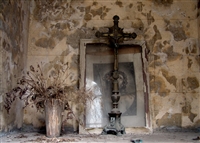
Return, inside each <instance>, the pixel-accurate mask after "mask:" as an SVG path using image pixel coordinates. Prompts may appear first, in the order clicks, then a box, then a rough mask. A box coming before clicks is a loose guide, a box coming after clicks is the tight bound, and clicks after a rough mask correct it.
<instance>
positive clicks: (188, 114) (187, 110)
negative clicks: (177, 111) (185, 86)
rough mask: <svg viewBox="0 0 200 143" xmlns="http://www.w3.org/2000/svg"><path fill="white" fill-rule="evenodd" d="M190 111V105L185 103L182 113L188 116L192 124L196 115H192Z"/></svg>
mask: <svg viewBox="0 0 200 143" xmlns="http://www.w3.org/2000/svg"><path fill="white" fill-rule="evenodd" d="M191 109H192V107H191V103H190V102H186V103H185V106H183V107H182V113H183V115H184V116H188V118H189V119H190V121H191V122H194V118H195V117H196V116H197V114H194V113H192V112H191Z"/></svg>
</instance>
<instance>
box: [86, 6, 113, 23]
mask: <svg viewBox="0 0 200 143" xmlns="http://www.w3.org/2000/svg"><path fill="white" fill-rule="evenodd" d="M109 11H110V9H109V8H106V6H103V7H100V8H98V9H92V8H91V6H88V7H86V8H85V16H84V19H85V20H86V21H89V20H91V19H92V18H93V17H95V16H100V18H101V19H104V17H105V16H106V15H107V12H109Z"/></svg>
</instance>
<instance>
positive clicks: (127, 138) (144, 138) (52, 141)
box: [0, 131, 200, 143]
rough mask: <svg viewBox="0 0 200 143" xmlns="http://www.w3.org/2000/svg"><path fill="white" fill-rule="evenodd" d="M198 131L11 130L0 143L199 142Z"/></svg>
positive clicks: (1, 138)
mask: <svg viewBox="0 0 200 143" xmlns="http://www.w3.org/2000/svg"><path fill="white" fill-rule="evenodd" d="M199 135H200V133H199V132H198V133H197V132H154V133H152V134H130V133H129V134H125V135H122V136H115V135H96V134H90V135H80V134H72V133H71V134H64V135H61V136H60V137H58V138H48V137H46V136H45V134H43V133H38V132H19V131H18V132H12V133H9V134H4V135H1V137H0V142H1V143H64V142H65V143H66V142H71V143H77V142H79V143H116V142H117V143H131V142H133V143H134V142H135V143H186V142H187V143H200V140H194V139H197V137H198V136H199Z"/></svg>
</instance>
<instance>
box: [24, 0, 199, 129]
mask: <svg viewBox="0 0 200 143" xmlns="http://www.w3.org/2000/svg"><path fill="white" fill-rule="evenodd" d="M197 12H198V1H197V0H183V1H179V0H167V1H160V0H142V1H141V0H137V1H136V0H127V1H122V0H106V1H105V0H98V1H95V0H68V1H60V0H54V1H51V0H46V1H34V0H32V1H31V14H30V19H31V21H30V29H29V51H28V62H29V64H33V63H35V62H40V61H43V62H45V63H50V62H52V64H53V63H54V62H55V61H56V60H60V59H62V58H63V59H64V58H66V59H67V60H69V61H70V63H71V66H72V67H73V68H74V70H75V71H76V72H77V74H78V72H79V70H78V64H77V63H78V57H79V42H80V39H92V38H95V35H94V34H95V32H96V31H97V30H99V29H100V30H101V28H102V27H110V26H112V25H113V21H112V18H113V16H114V15H118V16H119V17H120V22H119V26H120V27H123V28H124V32H136V33H137V35H138V36H137V38H136V40H144V41H146V46H147V49H148V52H147V53H148V54H147V55H148V63H147V64H148V67H149V68H148V73H149V76H150V77H149V81H148V85H149V89H150V94H149V100H150V101H149V103H150V104H149V109H150V111H151V117H152V125H153V128H161V127H171V126H176V127H197V126H198V125H199V121H200V120H199V116H200V112H199V109H200V107H199V92H200V88H199V84H200V83H199V81H200V68H199V66H200V62H199V48H198V32H197V31H198V14H197ZM33 59H34V60H33ZM75 76H77V75H75ZM77 79H78V77H77ZM26 121H27V122H30V119H28V117H27V118H26ZM36 124H37V123H36Z"/></svg>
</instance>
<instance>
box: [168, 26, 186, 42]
mask: <svg viewBox="0 0 200 143" xmlns="http://www.w3.org/2000/svg"><path fill="white" fill-rule="evenodd" d="M166 31H170V32H171V33H172V34H173V36H174V40H175V41H182V40H186V39H187V37H186V34H185V31H184V29H183V27H181V26H172V25H169V26H168V27H167V28H166Z"/></svg>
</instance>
